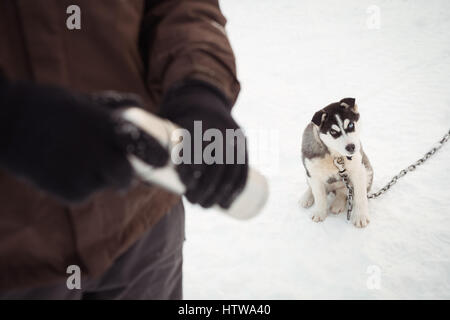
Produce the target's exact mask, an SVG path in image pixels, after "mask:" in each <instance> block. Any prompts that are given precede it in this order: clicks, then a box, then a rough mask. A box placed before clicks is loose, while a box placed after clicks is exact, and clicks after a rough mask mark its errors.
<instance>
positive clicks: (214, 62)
mask: <svg viewBox="0 0 450 320" xmlns="http://www.w3.org/2000/svg"><path fill="white" fill-rule="evenodd" d="M225 24H226V19H225V17H224V16H223V15H222V13H221V11H220V8H219V3H218V0H162V1H161V0H159V1H158V0H156V1H155V0H147V1H146V5H145V16H144V20H143V28H142V32H141V39H140V41H141V47H143V48H144V49H143V55H144V61H145V63H146V64H147V65H146V70H148V72H147V76H146V77H147V84H148V89H149V91H150V93H151V94H152V96H153V97H154V98H156V101H160V98H161V96H162V95H164V94H165V93H166V92H167V90H168V89H169V88H170V87H171V86H172V85H173V84H175V83H177V82H179V81H182V80H185V79H197V80H202V81H206V82H208V83H210V84H212V85H214V86H216V87H217V88H219V89H221V90H222V91H223V92H224V93H225V95H226V96H227V97H228V98H229V99H230V101H231V102H232V103H233V104H234V102H235V101H236V98H237V96H238V93H239V90H240V85H239V81H238V80H237V77H236V65H235V58H234V54H233V51H232V49H231V46H230V43H229V41H228V38H227V34H226V32H225Z"/></svg>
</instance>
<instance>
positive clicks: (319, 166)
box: [301, 98, 373, 228]
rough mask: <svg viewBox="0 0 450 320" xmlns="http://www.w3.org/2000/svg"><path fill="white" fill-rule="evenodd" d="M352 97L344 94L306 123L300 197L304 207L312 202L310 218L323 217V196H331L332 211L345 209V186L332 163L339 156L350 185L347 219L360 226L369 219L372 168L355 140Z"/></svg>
mask: <svg viewBox="0 0 450 320" xmlns="http://www.w3.org/2000/svg"><path fill="white" fill-rule="evenodd" d="M359 118H360V117H359V113H358V108H357V105H356V104H355V99H353V98H345V99H342V100H341V101H339V102H336V103H332V104H330V105H328V106H327V107H325V108H323V109H322V110H319V111H318V112H316V113H315V114H314V116H313V118H312V121H311V123H310V124H308V126H307V127H306V129H305V131H304V133H303V140H302V160H303V165H304V166H305V169H306V175H307V182H308V190H307V191H306V192H305V194H304V195H303V197H302V199H301V205H302V206H303V207H304V208H309V207H311V206H312V205H313V204H314V203H316V205H315V208H314V212H313V216H312V219H313V221H315V222H319V221H323V220H325V218H326V217H327V214H328V203H327V196H328V194H329V193H331V192H332V193H334V194H335V198H334V200H333V202H332V204H331V206H330V208H329V211H330V212H332V213H334V214H339V213H341V212H344V211H345V210H346V204H347V189H346V187H345V185H344V183H343V182H342V181H341V179H340V177H339V175H338V170H337V168H336V166H335V165H334V163H333V160H334V159H335V158H336V157H339V156H343V157H344V159H345V168H346V170H347V173H348V175H349V178H350V182H351V184H352V185H353V189H354V200H353V201H354V202H353V213H352V216H351V221H352V223H353V224H354V225H355V226H356V227H360V228H363V227H365V226H367V224H368V223H369V221H370V220H369V210H368V201H367V191H368V190H369V189H370V187H371V185H372V179H373V170H372V166H371V165H370V162H369V159H368V158H367V156H366V154H365V153H364V151H363V149H362V146H361V142H360V140H359V133H360V126H361V125H360V122H359Z"/></svg>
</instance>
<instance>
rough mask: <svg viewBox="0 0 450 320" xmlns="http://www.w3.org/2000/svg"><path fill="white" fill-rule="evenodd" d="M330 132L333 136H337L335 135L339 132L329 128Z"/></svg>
mask: <svg viewBox="0 0 450 320" xmlns="http://www.w3.org/2000/svg"><path fill="white" fill-rule="evenodd" d="M330 134H331V135H332V136H333V137H335V138H337V137H338V136H339V135H340V132H338V131H336V130H334V129H330Z"/></svg>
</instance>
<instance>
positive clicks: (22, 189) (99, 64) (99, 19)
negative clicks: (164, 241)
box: [0, 0, 239, 290]
mask: <svg viewBox="0 0 450 320" xmlns="http://www.w3.org/2000/svg"><path fill="white" fill-rule="evenodd" d="M70 5H78V6H79V8H80V9H81V29H79V30H77V29H74V30H69V29H68V28H67V26H66V20H67V18H69V17H70V16H71V13H67V12H66V10H67V8H68V7H69V6H70ZM225 22H226V21H225V18H224V17H223V16H222V14H221V12H220V9H219V5H218V1H217V0H185V1H182V0H166V1H164V0H160V1H150V0H149V1H145V0H126V1H125V0H95V1H92V0H33V1H30V0H1V1H0V70H1V71H3V73H4V74H5V75H6V76H7V77H8V78H10V79H27V80H32V81H35V82H37V83H46V84H57V85H60V86H63V87H66V88H70V89H73V90H77V91H81V92H95V91H100V90H117V91H122V92H134V93H137V94H139V95H141V96H142V97H143V98H144V100H145V101H146V103H147V107H148V110H150V111H152V112H155V111H157V110H158V104H159V103H160V101H161V98H162V96H163V95H164V92H165V91H166V90H167V89H168V88H169V87H170V86H171V85H172V84H173V83H175V82H177V81H179V80H182V79H184V78H186V77H190V78H197V79H201V80H204V81H209V82H210V83H212V84H214V85H216V86H217V87H219V88H220V89H222V90H223V91H224V92H225V93H226V94H227V95H228V97H229V98H230V99H231V100H232V101H235V99H236V97H237V94H238V92H239V83H238V81H237V79H236V73H235V62H234V56H233V53H232V50H231V48H230V44H229V42H228V40H227V36H226V34H225V29H224V26H225ZM0 107H1V106H0ZM0 125H1V124H0ZM36 143H39V141H36ZM0 152H1V150H0ZM67 170H70V168H67ZM179 200H180V199H179V197H177V196H174V195H172V194H170V193H167V192H165V191H163V190H161V189H158V188H156V187H147V186H144V185H137V186H136V187H133V188H132V189H131V190H129V192H128V193H127V194H119V193H116V192H114V191H112V190H108V191H104V192H101V193H99V194H97V195H95V196H94V197H93V198H92V199H91V200H90V201H88V202H87V203H85V204H83V205H80V206H72V207H70V206H67V205H65V204H62V203H60V202H58V201H57V200H56V199H55V198H53V197H52V196H51V195H50V194H46V193H43V192H40V191H39V190H37V189H36V188H35V187H33V186H31V185H29V184H28V183H27V182H26V181H24V180H21V179H17V178H16V177H14V176H12V175H11V174H9V173H8V172H6V171H4V170H2V169H1V168H0V290H3V289H9V288H18V287H30V286H38V285H44V284H49V283H52V282H57V281H65V279H66V276H67V274H66V268H67V266H69V265H71V264H76V265H79V266H80V267H81V269H82V272H83V276H95V275H98V274H101V273H102V272H103V271H104V270H105V269H106V268H107V267H108V266H109V265H110V264H111V263H112V262H113V260H114V259H115V258H117V257H118V256H119V255H120V254H121V253H123V252H124V251H125V250H126V249H127V248H128V247H129V246H130V245H131V244H132V243H133V242H134V241H136V240H137V239H138V238H139V237H140V236H141V235H142V234H143V232H145V231H146V230H147V229H148V228H149V227H150V226H152V225H154V224H155V223H156V222H157V221H158V219H160V218H161V217H162V216H163V215H164V213H165V212H167V211H168V210H169V209H170V208H171V207H172V206H173V205H174V204H176V203H177V202H178V201H179Z"/></svg>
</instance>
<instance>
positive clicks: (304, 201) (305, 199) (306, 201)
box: [299, 190, 314, 209]
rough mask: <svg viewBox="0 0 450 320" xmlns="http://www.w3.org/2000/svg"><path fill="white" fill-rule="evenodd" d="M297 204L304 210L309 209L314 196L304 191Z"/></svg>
mask: <svg viewBox="0 0 450 320" xmlns="http://www.w3.org/2000/svg"><path fill="white" fill-rule="evenodd" d="M299 202H300V205H301V206H302V207H303V208H305V209H306V208H309V207H311V206H312V205H313V204H314V196H313V194H312V193H311V191H310V190H308V191H306V192H305V194H304V195H303V196H302V198H301V199H300V201H299Z"/></svg>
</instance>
